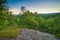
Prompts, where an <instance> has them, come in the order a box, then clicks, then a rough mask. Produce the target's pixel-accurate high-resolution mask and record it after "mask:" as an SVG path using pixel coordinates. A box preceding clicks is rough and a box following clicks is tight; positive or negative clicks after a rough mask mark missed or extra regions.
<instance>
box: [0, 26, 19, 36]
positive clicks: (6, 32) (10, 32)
mask: <svg viewBox="0 0 60 40" xmlns="http://www.w3.org/2000/svg"><path fill="white" fill-rule="evenodd" d="M18 34H19V30H18V28H13V27H9V28H5V29H2V30H0V37H16V36H17V35H18Z"/></svg>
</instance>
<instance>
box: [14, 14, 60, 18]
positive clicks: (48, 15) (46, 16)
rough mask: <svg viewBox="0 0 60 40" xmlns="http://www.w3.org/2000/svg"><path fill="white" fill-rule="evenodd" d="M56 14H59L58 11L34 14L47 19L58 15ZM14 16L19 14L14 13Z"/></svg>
mask: <svg viewBox="0 0 60 40" xmlns="http://www.w3.org/2000/svg"><path fill="white" fill-rule="evenodd" d="M58 15H60V13H48V14H36V16H37V17H39V16H42V17H44V18H46V19H48V18H53V17H56V16H58ZM14 16H15V17H19V16H21V15H14Z"/></svg>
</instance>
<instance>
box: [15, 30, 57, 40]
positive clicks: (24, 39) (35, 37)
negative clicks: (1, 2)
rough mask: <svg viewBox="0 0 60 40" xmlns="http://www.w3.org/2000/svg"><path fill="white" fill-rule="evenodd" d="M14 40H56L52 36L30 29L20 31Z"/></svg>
mask: <svg viewBox="0 0 60 40" xmlns="http://www.w3.org/2000/svg"><path fill="white" fill-rule="evenodd" d="M16 40H58V39H56V38H55V37H54V35H52V34H48V33H43V32H40V31H37V30H32V29H20V35H19V36H18V37H17V38H16Z"/></svg>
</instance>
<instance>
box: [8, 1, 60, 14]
mask: <svg viewBox="0 0 60 40" xmlns="http://www.w3.org/2000/svg"><path fill="white" fill-rule="evenodd" d="M8 6H9V7H11V8H12V9H11V11H12V12H13V14H18V13H19V11H20V7H21V6H25V7H26V8H27V9H29V10H30V11H32V12H38V13H52V12H60V0H8Z"/></svg>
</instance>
